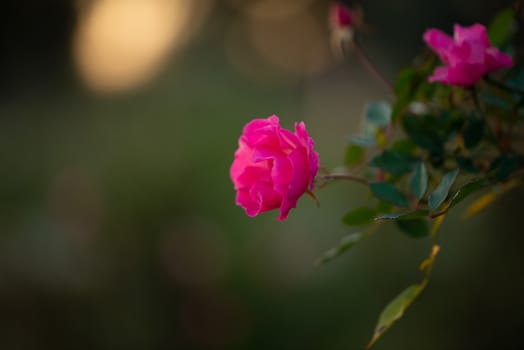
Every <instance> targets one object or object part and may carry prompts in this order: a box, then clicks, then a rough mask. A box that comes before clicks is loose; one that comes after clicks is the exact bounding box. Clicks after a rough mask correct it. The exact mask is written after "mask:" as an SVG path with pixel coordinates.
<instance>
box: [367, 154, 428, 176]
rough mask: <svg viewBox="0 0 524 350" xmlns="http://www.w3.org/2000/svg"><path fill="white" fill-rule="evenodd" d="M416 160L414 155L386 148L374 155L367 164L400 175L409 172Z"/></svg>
mask: <svg viewBox="0 0 524 350" xmlns="http://www.w3.org/2000/svg"><path fill="white" fill-rule="evenodd" d="M417 161H418V160H417V159H416V158H414V157H410V156H406V155H403V154H400V153H396V152H393V151H389V150H386V151H384V152H382V153H381V154H378V155H376V156H375V157H374V158H373V159H372V160H371V162H370V163H369V165H370V166H371V167H375V168H379V169H382V170H384V171H385V172H388V173H391V174H394V175H402V174H404V173H407V172H410V171H411V170H412V169H413V167H414V166H415V164H417Z"/></svg>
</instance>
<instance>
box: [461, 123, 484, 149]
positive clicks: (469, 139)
mask: <svg viewBox="0 0 524 350" xmlns="http://www.w3.org/2000/svg"><path fill="white" fill-rule="evenodd" d="M484 127H485V123H484V119H482V118H476V117H472V118H470V119H468V121H467V122H466V125H465V126H464V131H463V135H464V145H465V146H466V148H467V149H472V148H474V147H475V146H477V145H478V144H479V143H480V141H481V140H482V136H483V135H484Z"/></svg>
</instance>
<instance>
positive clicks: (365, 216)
mask: <svg viewBox="0 0 524 350" xmlns="http://www.w3.org/2000/svg"><path fill="white" fill-rule="evenodd" d="M376 215H377V210H376V209H373V208H368V207H361V208H357V209H354V210H352V211H350V212H349V213H347V214H346V215H344V217H343V218H342V221H343V222H344V224H346V225H348V226H362V225H367V224H369V223H371V222H373V220H374V218H375V216H376Z"/></svg>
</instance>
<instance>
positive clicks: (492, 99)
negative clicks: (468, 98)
mask: <svg viewBox="0 0 524 350" xmlns="http://www.w3.org/2000/svg"><path fill="white" fill-rule="evenodd" d="M480 98H481V99H482V101H484V103H486V104H487V105H488V106H493V107H497V108H500V109H503V110H505V111H511V108H512V107H513V106H512V104H511V103H510V102H507V101H505V100H503V99H502V98H500V97H498V96H495V95H492V94H490V93H488V92H486V91H482V92H481V93H480Z"/></svg>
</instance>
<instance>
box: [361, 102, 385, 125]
mask: <svg viewBox="0 0 524 350" xmlns="http://www.w3.org/2000/svg"><path fill="white" fill-rule="evenodd" d="M365 114H366V121H367V122H368V123H370V124H373V125H375V126H379V127H384V126H387V125H389V123H391V105H390V104H389V103H388V102H385V101H379V102H373V103H369V104H367V105H366V110H365Z"/></svg>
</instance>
